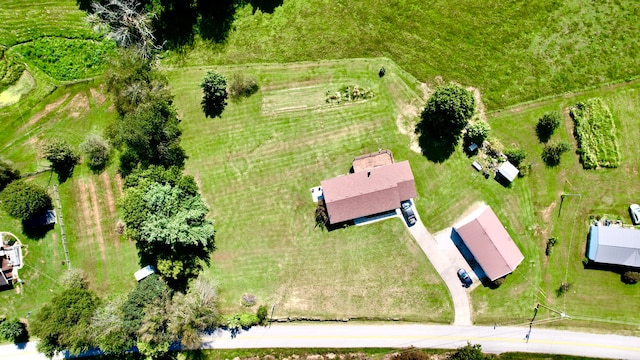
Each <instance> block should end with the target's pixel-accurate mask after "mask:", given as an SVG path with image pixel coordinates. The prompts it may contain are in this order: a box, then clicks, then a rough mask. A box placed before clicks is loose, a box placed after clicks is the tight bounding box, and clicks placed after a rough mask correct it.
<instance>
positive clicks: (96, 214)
mask: <svg viewBox="0 0 640 360" xmlns="http://www.w3.org/2000/svg"><path fill="white" fill-rule="evenodd" d="M89 195H90V196H91V208H92V210H93V223H94V224H95V226H96V236H97V238H98V245H99V246H100V257H101V258H102V262H103V263H106V262H107V253H106V251H105V246H104V238H103V237H102V223H101V222H100V209H99V208H98V195H97V193H96V184H95V183H94V182H93V178H89Z"/></svg>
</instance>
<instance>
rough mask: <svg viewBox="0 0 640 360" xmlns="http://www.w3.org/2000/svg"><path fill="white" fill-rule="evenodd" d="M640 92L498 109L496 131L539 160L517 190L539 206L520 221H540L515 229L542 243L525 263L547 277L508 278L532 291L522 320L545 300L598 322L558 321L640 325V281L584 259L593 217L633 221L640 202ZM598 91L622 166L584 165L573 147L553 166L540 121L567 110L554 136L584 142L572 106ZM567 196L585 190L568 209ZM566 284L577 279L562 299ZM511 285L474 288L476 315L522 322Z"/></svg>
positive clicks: (631, 88)
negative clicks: (545, 159) (632, 208)
mask: <svg viewBox="0 0 640 360" xmlns="http://www.w3.org/2000/svg"><path fill="white" fill-rule="evenodd" d="M638 91H640V83H639V82H637V81H636V82H632V83H629V84H620V86H616V87H605V88H602V89H598V90H593V91H589V92H586V93H581V94H577V95H571V96H563V97H557V98H553V99H549V100H547V101H544V102H541V103H539V104H533V105H531V106H524V107H522V108H514V109H512V110H508V111H503V112H500V113H494V114H490V116H489V121H490V124H491V126H492V128H493V131H494V134H496V135H498V136H499V137H500V138H501V139H502V140H503V142H504V143H505V144H509V143H515V144H518V145H519V146H521V147H522V148H524V149H526V150H527V152H528V159H527V161H528V162H533V163H534V164H533V167H532V172H531V174H530V176H527V177H525V178H522V179H518V180H516V184H515V186H514V189H513V190H517V189H518V188H520V187H522V188H524V189H526V190H525V192H526V193H527V194H528V197H529V201H528V202H529V203H530V208H532V210H533V214H526V211H523V210H521V209H512V211H514V213H515V214H514V217H515V218H516V219H527V220H520V222H523V223H524V222H525V221H529V219H531V220H533V223H531V225H530V226H531V227H530V229H527V230H526V231H527V232H530V234H527V236H521V235H520V231H518V230H516V231H514V232H513V235H516V237H515V240H516V242H519V243H520V244H521V246H522V243H523V242H527V243H530V244H531V245H534V246H535V247H537V249H536V251H537V255H536V258H535V259H537V260H536V261H535V263H533V264H530V263H527V261H529V260H531V259H532V258H531V257H529V256H527V253H525V262H524V263H523V264H522V265H520V267H521V268H522V267H524V268H525V269H527V268H531V267H534V266H535V268H536V269H537V270H536V272H537V273H541V275H542V277H541V278H540V277H536V278H531V277H529V276H523V275H522V274H521V273H522V271H521V269H520V268H519V269H518V270H517V271H516V273H515V274H514V275H513V276H512V277H509V278H507V283H510V282H515V281H513V280H516V279H517V280H518V282H519V283H518V284H514V285H512V286H513V287H514V288H515V287H518V288H521V289H525V290H524V293H525V294H526V295H522V296H518V297H517V299H518V301H520V302H522V305H527V307H525V308H523V309H522V311H520V312H519V313H518V314H519V315H520V318H521V320H525V319H527V317H528V318H529V319H530V318H531V316H533V307H534V306H535V304H536V303H538V302H540V303H542V304H545V305H547V306H549V307H551V308H552V309H554V310H557V311H559V312H564V313H566V314H567V315H569V316H571V317H572V318H573V319H574V320H589V319H591V320H595V321H596V323H593V322H592V323H588V322H583V321H570V322H569V321H563V322H556V323H552V324H551V325H554V326H561V327H567V326H585V327H589V328H592V329H601V331H607V330H611V329H614V328H616V329H618V330H622V329H629V330H634V331H637V326H638V323H640V314H638V312H637V311H635V310H633V305H632V304H636V303H638V301H639V300H640V287H638V286H631V285H625V284H623V283H622V282H621V281H620V275H619V274H616V273H613V272H609V271H602V270H587V269H584V266H583V264H582V259H584V257H585V254H586V241H587V235H588V226H589V218H590V216H597V215H605V214H606V215H608V216H609V218H614V219H615V218H618V217H619V218H621V219H622V220H623V222H624V223H626V224H627V225H629V224H630V219H629V215H628V212H627V207H628V206H629V204H630V203H633V202H637V201H638V196H639V194H638V191H637V180H638V176H637V171H638V159H639V158H640V144H638V142H637V139H638V138H639V137H640V130H639V129H638V121H637V115H636V114H637V112H638V111H639V110H640V100H639V98H638ZM596 96H597V97H601V98H602V99H603V100H604V101H605V102H606V103H607V104H608V105H609V107H610V109H611V112H612V114H613V119H614V122H615V126H616V128H617V136H618V139H619V141H620V150H621V157H622V161H621V164H620V166H619V167H618V168H617V169H597V170H584V169H582V166H581V164H580V163H579V158H578V155H576V154H575V153H574V152H573V151H571V152H569V153H567V154H565V155H563V157H562V161H561V164H560V166H558V167H557V168H554V169H549V168H545V167H544V164H543V163H542V161H541V160H540V153H541V151H542V144H539V143H537V139H536V137H535V130H534V128H535V124H536V121H537V119H538V118H539V117H540V116H541V115H542V114H543V113H544V112H545V111H550V110H556V111H558V110H565V112H564V114H565V116H564V124H563V125H561V126H560V128H559V129H558V130H557V131H556V134H555V135H554V137H553V138H552V140H553V139H554V138H555V139H563V140H566V141H570V142H571V144H572V145H573V150H575V149H576V148H577V147H576V146H577V145H576V142H575V140H574V139H573V137H572V131H573V123H572V121H571V119H570V118H569V116H568V112H567V109H568V107H570V106H572V105H574V104H575V103H576V102H577V101H584V100H586V99H588V98H592V97H596ZM515 124H517V125H515ZM514 126H518V128H519V129H520V130H519V131H513V129H514ZM561 194H581V196H579V197H578V196H572V197H565V200H564V202H563V203H562V208H561V209H560V195H561ZM512 225H513V224H512ZM525 228H526V227H525ZM531 230H532V231H531ZM552 236H555V237H557V238H558V244H557V245H556V246H555V247H554V249H553V253H552V254H551V256H549V257H548V258H547V257H546V256H545V255H544V249H545V246H546V241H547V239H548V238H549V237H552ZM514 278H515V279H514ZM562 282H569V283H571V284H572V287H571V289H570V291H569V292H568V293H566V294H565V295H564V296H561V297H558V296H557V295H556V290H557V289H558V288H559V286H560V284H561V283H562ZM508 290H509V291H503V289H502V288H500V289H498V290H489V289H486V288H479V289H478V290H476V291H474V293H473V302H474V307H475V308H476V309H483V311H482V312H479V313H477V318H476V321H478V322H480V323H492V322H498V323H500V322H507V323H508V322H510V321H516V319H514V318H513V316H512V315H513V314H512V313H511V312H510V311H505V307H509V306H510V305H511V304H512V303H513V302H514V298H513V296H514V295H516V294H517V292H516V291H515V290H514V289H508ZM603 304H606V306H604V305H603ZM541 314H543V315H542V316H548V317H551V318H553V317H555V318H557V314H555V313H553V312H549V311H545V312H541V313H540V314H539V316H540V315H541Z"/></svg>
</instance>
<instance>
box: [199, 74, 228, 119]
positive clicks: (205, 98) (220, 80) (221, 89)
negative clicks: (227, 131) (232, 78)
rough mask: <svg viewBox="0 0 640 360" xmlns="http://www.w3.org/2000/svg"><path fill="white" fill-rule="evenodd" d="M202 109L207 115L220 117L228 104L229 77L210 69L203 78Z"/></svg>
mask: <svg viewBox="0 0 640 360" xmlns="http://www.w3.org/2000/svg"><path fill="white" fill-rule="evenodd" d="M200 87H201V88H202V101H201V105H202V111H204V115H205V116H206V117H211V118H214V117H217V116H218V117H219V116H221V115H222V112H223V111H224V108H225V106H227V97H228V94H227V79H226V78H225V77H224V76H222V75H220V74H218V73H217V72H215V71H213V70H210V71H208V72H207V74H206V75H205V76H204V79H202V83H201V84H200Z"/></svg>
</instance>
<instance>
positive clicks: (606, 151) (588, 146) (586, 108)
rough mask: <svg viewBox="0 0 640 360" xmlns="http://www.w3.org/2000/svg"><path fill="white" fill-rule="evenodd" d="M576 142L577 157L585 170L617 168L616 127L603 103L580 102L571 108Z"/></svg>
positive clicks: (593, 101) (593, 100)
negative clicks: (578, 155)
mask: <svg viewBox="0 0 640 360" xmlns="http://www.w3.org/2000/svg"><path fill="white" fill-rule="evenodd" d="M570 114H571V118H572V119H573V122H574V126H575V131H574V133H575V136H576V140H577V141H578V154H580V161H581V162H582V166H583V167H584V168H585V169H595V168H597V167H607V168H615V167H618V165H620V154H619V146H618V139H617V136H616V126H615V124H614V122H613V116H612V115H611V111H609V107H607V105H606V104H605V103H604V102H603V101H602V99H599V98H594V99H589V100H587V101H586V102H584V103H583V102H579V103H578V104H576V105H575V106H573V107H572V108H571V111H570Z"/></svg>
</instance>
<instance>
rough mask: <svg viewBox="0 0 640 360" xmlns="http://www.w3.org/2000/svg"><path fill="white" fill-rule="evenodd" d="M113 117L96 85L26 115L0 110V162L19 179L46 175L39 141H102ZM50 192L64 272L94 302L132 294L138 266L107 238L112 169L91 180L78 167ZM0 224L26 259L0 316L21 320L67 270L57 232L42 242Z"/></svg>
mask: <svg viewBox="0 0 640 360" xmlns="http://www.w3.org/2000/svg"><path fill="white" fill-rule="evenodd" d="M113 116H114V113H113V112H112V111H111V110H109V102H108V100H107V99H106V96H105V94H104V92H103V90H102V88H101V87H100V85H99V84H85V85H77V86H71V87H68V88H62V89H59V90H57V91H55V92H54V93H53V94H51V95H49V96H47V97H45V98H44V99H43V101H42V102H40V103H39V104H38V105H37V106H35V107H33V108H22V109H21V110H20V111H17V108H15V107H10V108H3V109H0V124H1V125H0V126H2V130H1V131H0V144H1V147H0V156H2V157H4V158H6V159H9V160H11V161H13V162H14V164H15V166H16V168H17V169H19V170H20V171H21V172H22V173H23V174H26V173H32V172H37V171H39V170H43V169H46V167H47V166H48V163H47V161H46V160H44V159H42V155H41V153H40V149H41V146H42V145H43V144H44V143H45V142H46V141H48V140H51V139H53V138H63V139H65V140H67V141H69V142H70V143H71V144H73V145H75V146H77V145H78V144H79V143H80V142H82V141H83V140H84V138H85V136H86V135H88V134H89V133H102V129H103V128H104V126H105V124H106V123H107V122H108V121H109V119H110V118H112V117H113ZM27 181H34V182H36V183H38V184H40V185H42V186H45V187H46V188H47V189H48V190H49V193H50V194H51V195H52V197H53V185H54V184H57V183H58V181H57V178H56V176H55V175H53V176H51V174H50V173H49V172H44V173H41V174H39V175H36V176H32V177H29V178H28V179H27ZM58 189H59V194H60V199H61V205H62V215H63V218H64V223H65V230H66V235H67V244H68V248H69V255H70V260H71V265H72V267H74V268H80V269H83V270H84V271H85V272H86V274H87V277H88V280H89V283H90V287H91V288H92V289H94V290H96V291H97V293H98V294H100V295H101V296H103V297H110V296H118V295H119V294H126V293H127V292H128V291H130V290H131V289H132V288H133V287H134V286H135V279H134V277H133V272H134V271H136V270H137V269H138V268H139V266H138V257H137V252H136V250H135V246H134V244H133V243H131V242H129V241H126V240H124V239H121V238H120V236H119V235H117V234H116V233H115V225H116V222H117V220H118V213H117V207H116V203H117V199H118V198H119V196H120V191H121V181H120V179H119V177H118V176H117V175H116V173H115V169H114V167H112V168H110V169H109V170H107V171H106V172H104V173H103V174H100V175H94V174H92V173H91V172H90V171H89V170H88V169H87V168H86V166H85V165H84V164H81V165H79V166H77V167H76V168H75V172H74V175H73V177H72V178H70V179H68V180H67V181H66V182H65V183H63V184H60V185H58ZM54 204H55V203H54ZM0 222H1V223H2V228H1V230H3V231H11V232H13V233H14V234H15V235H17V236H18V238H19V239H20V240H21V241H22V243H23V245H24V246H25V248H24V249H23V251H24V253H25V254H26V255H25V258H24V264H25V266H24V268H23V269H21V270H20V272H19V275H20V278H21V279H22V280H23V281H24V285H23V286H20V287H16V288H15V289H12V290H6V291H2V292H0V299H1V301H0V303H1V304H2V305H0V313H2V314H7V315H9V316H12V317H13V316H16V317H21V318H26V317H27V313H28V312H31V311H35V310H37V309H38V308H40V307H41V306H42V305H43V304H44V303H46V302H47V300H48V299H49V298H50V297H51V296H52V295H53V294H54V293H55V292H56V291H57V289H58V287H59V279H60V276H61V275H62V274H63V273H64V271H66V269H67V265H66V264H65V254H64V247H63V245H62V236H61V232H60V226H59V225H56V226H55V228H54V229H53V230H51V231H49V232H47V233H46V235H45V236H44V237H42V238H29V237H28V236H27V235H26V234H24V233H23V232H22V226H21V224H20V222H19V221H17V220H15V219H12V218H10V217H9V216H7V215H6V214H5V213H4V212H2V214H0Z"/></svg>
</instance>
